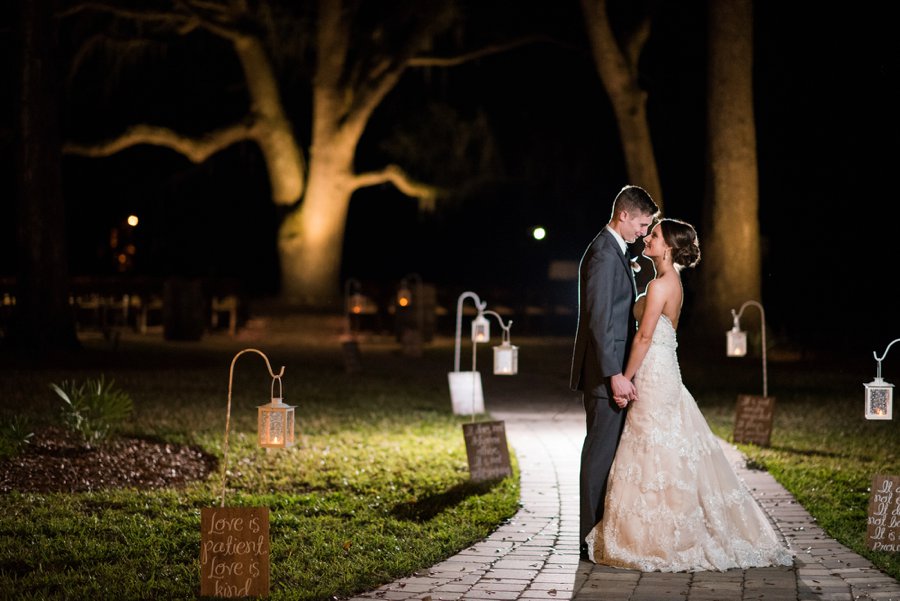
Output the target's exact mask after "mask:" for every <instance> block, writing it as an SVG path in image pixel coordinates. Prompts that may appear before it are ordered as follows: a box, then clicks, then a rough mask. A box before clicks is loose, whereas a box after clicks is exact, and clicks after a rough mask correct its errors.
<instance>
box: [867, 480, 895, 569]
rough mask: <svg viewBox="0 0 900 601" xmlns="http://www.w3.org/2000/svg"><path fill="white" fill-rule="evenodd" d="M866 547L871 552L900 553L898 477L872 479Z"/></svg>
mask: <svg viewBox="0 0 900 601" xmlns="http://www.w3.org/2000/svg"><path fill="white" fill-rule="evenodd" d="M866 546H867V547H868V548H869V549H871V550H873V551H887V552H888V553H898V552H900V476H887V475H884V474H876V475H875V477H874V478H872V496H871V497H869V518H868V525H867V527H866Z"/></svg>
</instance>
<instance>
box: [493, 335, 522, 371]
mask: <svg viewBox="0 0 900 601" xmlns="http://www.w3.org/2000/svg"><path fill="white" fill-rule="evenodd" d="M517 373H519V347H517V346H513V345H512V344H510V343H509V340H504V341H503V342H502V343H501V344H500V345H499V346H495V347H494V375H498V376H514V375H516V374H517Z"/></svg>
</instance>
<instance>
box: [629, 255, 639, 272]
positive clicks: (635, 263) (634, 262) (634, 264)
mask: <svg viewBox="0 0 900 601" xmlns="http://www.w3.org/2000/svg"><path fill="white" fill-rule="evenodd" d="M628 264H629V265H631V269H632V271H634V272H635V273H640V271H641V264H640V263H638V258H637V257H631V258H630V259H628Z"/></svg>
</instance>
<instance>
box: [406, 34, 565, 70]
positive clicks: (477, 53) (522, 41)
mask: <svg viewBox="0 0 900 601" xmlns="http://www.w3.org/2000/svg"><path fill="white" fill-rule="evenodd" d="M537 42H548V43H551V44H558V45H561V46H566V45H565V44H562V43H561V42H560V41H559V40H557V39H554V38H552V37H550V36H547V35H544V34H535V35H530V36H525V37H521V38H515V39H513V40H509V41H507V42H501V43H497V44H488V45H487V46H484V47H483V48H479V49H478V50H473V51H471V52H466V53H464V54H460V55H457V56H447V57H439V56H414V57H413V58H411V59H409V61H408V62H407V65H408V66H410V67H456V66H458V65H462V64H463V63H467V62H470V61H473V60H477V59H479V58H482V57H485V56H490V55H492V54H500V53H501V52H506V51H507V50H512V49H514V48H518V47H519V46H526V45H528V44H534V43H537ZM567 47H570V46H567Z"/></svg>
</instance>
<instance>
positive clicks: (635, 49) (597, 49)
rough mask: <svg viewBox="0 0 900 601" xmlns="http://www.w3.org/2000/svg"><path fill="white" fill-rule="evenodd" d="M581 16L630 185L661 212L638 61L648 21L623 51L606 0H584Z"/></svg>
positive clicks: (645, 37)
mask: <svg viewBox="0 0 900 601" xmlns="http://www.w3.org/2000/svg"><path fill="white" fill-rule="evenodd" d="M581 4H582V12H583V13H584V19H585V24H586V26H587V32H588V38H589V39H590V42H591V50H592V52H593V57H594V65H595V66H596V68H597V73H598V75H599V76H600V81H601V82H602V83H603V87H604V89H605V90H606V94H607V96H609V99H610V102H611V103H612V107H613V112H614V113H615V116H616V123H617V124H618V127H619V139H620V140H621V143H622V152H623V153H624V157H625V168H626V170H627V171H628V182H627V183H629V184H634V185H637V186H641V187H642V188H644V189H645V190H647V192H649V193H650V196H652V197H653V200H655V201H656V204H658V205H659V208H660V210H662V208H663V195H662V186H661V184H660V182H659V172H658V170H657V168H656V158H655V156H654V153H653V140H652V139H651V137H650V124H649V123H648V121H647V93H646V92H645V91H644V90H642V89H641V88H640V86H639V85H638V60H639V58H640V54H641V50H642V49H643V46H644V42H645V41H646V39H647V34H649V28H650V23H649V17H648V18H647V19H646V20H645V22H643V23H642V24H641V26H640V27H639V29H638V31H637V34H636V35H634V36H632V37H631V38H630V41H631V44H630V45H629V46H628V47H626V48H624V49H623V48H620V47H619V44H618V43H617V42H616V38H615V36H614V35H613V31H612V27H611V26H610V23H609V18H608V16H607V12H606V0H582V3H581Z"/></svg>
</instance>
